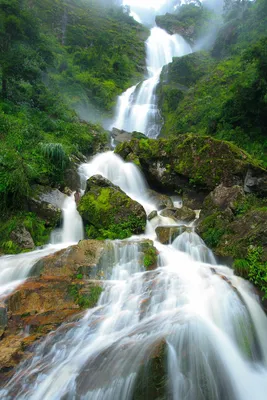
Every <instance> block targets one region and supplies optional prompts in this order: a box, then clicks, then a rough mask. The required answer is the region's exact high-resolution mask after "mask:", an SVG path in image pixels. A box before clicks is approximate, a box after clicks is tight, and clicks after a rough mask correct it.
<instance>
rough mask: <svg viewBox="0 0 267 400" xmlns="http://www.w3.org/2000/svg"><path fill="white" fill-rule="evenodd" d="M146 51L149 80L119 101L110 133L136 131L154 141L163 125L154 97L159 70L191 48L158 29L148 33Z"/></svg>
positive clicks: (177, 36) (155, 97) (189, 51)
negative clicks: (116, 130)
mask: <svg viewBox="0 0 267 400" xmlns="http://www.w3.org/2000/svg"><path fill="white" fill-rule="evenodd" d="M146 47H147V71H148V78H147V79H146V80H145V81H143V82H142V83H140V84H138V85H136V86H133V87H131V88H130V89H128V90H127V91H126V92H125V93H123V94H122V95H121V96H120V97H119V99H118V103H117V108H116V112H115V118H114V121H113V122H112V124H111V126H110V129H112V128H113V127H115V128H118V129H123V130H125V131H127V132H133V131H137V132H142V133H144V134H146V135H147V136H148V137H153V138H155V137H157V136H158V135H159V133H160V129H161V125H162V121H161V116H160V112H159V110H158V106H157V96H156V87H157V85H158V83H159V79H160V74H161V70H162V68H163V66H164V65H166V64H168V63H170V62H171V61H172V58H173V57H175V56H183V55H185V54H188V53H191V47H190V45H189V44H188V43H187V42H186V41H185V40H184V39H183V38H182V37H181V36H179V35H169V34H168V33H166V32H165V31H164V30H163V29H160V28H158V27H154V28H152V29H151V35H150V37H149V38H148V40H147V42H146Z"/></svg>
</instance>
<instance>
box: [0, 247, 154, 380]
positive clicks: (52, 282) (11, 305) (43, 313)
mask: <svg viewBox="0 0 267 400" xmlns="http://www.w3.org/2000/svg"><path fill="white" fill-rule="evenodd" d="M150 247H151V246H150ZM109 251H110V248H109V243H106V242H100V241H96V240H88V241H81V242H80V243H79V244H78V245H77V246H70V247H69V248H68V249H64V250H61V251H59V252H57V253H55V254H53V255H51V256H47V257H45V258H43V259H42V260H41V261H39V262H38V263H37V264H36V265H35V267H34V268H33V269H34V271H33V272H34V273H35V274H37V275H38V276H35V277H32V278H30V279H28V280H27V281H26V282H24V283H23V284H22V285H21V286H20V287H18V288H17V290H15V292H13V293H11V294H10V295H8V296H7V297H6V298H5V300H4V304H3V305H2V304H1V305H0V334H1V331H2V332H3V331H4V339H3V340H1V341H0V376H1V377H3V376H5V374H6V373H8V371H11V370H12V368H13V367H14V366H16V365H17V363H18V362H19V361H20V360H21V359H22V358H25V357H27V351H25V350H27V348H28V346H29V345H31V344H32V343H33V342H34V341H36V340H38V339H39V338H40V337H42V336H44V335H46V334H48V333H49V332H51V331H54V330H55V329H57V327H58V326H59V325H60V324H62V323H63V322H69V321H73V318H74V316H76V315H80V314H81V312H82V311H83V310H84V309H86V308H90V307H94V306H95V305H96V303H97V301H98V299H99V296H100V294H101V292H102V285H103V283H102V282H101V281H99V280H95V279H89V275H90V271H92V272H95V269H96V268H98V265H100V264H102V258H103V257H104V254H105V252H109ZM103 265H104V264H102V267H101V268H103ZM112 265H113V264H112ZM92 275H94V274H92ZM25 332H27V337H26V335H25ZM1 373H2V375H1Z"/></svg>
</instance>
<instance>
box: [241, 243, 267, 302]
mask: <svg viewBox="0 0 267 400" xmlns="http://www.w3.org/2000/svg"><path fill="white" fill-rule="evenodd" d="M262 253H263V249H262V247H261V246H251V247H249V249H248V252H247V256H246V258H243V259H236V260H235V262H234V269H235V271H236V272H237V273H238V274H239V275H241V276H243V277H245V278H248V279H249V280H250V281H251V282H252V283H254V284H255V285H256V286H257V287H258V288H259V289H260V290H261V291H262V292H263V297H264V298H265V299H266V298H267V262H266V261H265V262H263V261H262Z"/></svg>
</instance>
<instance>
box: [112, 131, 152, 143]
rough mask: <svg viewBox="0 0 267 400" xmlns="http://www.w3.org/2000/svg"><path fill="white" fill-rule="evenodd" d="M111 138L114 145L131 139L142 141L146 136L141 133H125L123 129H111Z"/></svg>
mask: <svg viewBox="0 0 267 400" xmlns="http://www.w3.org/2000/svg"><path fill="white" fill-rule="evenodd" d="M111 137H112V138H113V139H114V143H115V145H117V144H119V143H123V142H129V141H130V140H132V139H142V138H143V139H144V138H146V136H145V135H144V134H143V133H141V132H132V133H130V132H126V131H124V130H123V129H117V128H113V129H112V132H111Z"/></svg>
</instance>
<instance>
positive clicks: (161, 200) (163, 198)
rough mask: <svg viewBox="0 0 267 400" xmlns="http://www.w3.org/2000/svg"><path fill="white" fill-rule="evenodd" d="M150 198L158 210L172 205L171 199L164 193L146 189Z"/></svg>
mask: <svg viewBox="0 0 267 400" xmlns="http://www.w3.org/2000/svg"><path fill="white" fill-rule="evenodd" d="M148 195H149V198H150V200H151V201H152V202H153V203H155V206H156V207H157V209H158V210H163V209H164V208H166V207H173V201H172V199H171V198H170V197H169V196H167V195H166V194H162V193H158V192H156V191H155V190H151V189H149V190H148Z"/></svg>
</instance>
